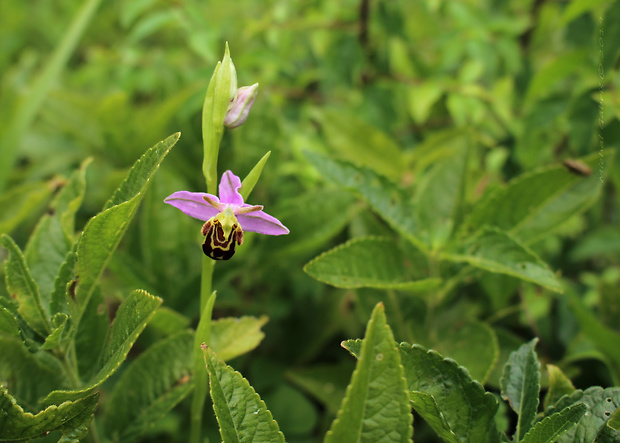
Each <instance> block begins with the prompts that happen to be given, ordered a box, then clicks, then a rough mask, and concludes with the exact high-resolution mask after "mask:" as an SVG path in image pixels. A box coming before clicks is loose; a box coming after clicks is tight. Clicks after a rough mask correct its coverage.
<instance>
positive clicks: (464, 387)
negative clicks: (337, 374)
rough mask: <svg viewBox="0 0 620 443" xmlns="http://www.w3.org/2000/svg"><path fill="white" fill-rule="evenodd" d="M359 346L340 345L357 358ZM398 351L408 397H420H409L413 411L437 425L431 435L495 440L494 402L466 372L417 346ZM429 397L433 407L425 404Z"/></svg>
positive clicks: (356, 342) (350, 342)
mask: <svg viewBox="0 0 620 443" xmlns="http://www.w3.org/2000/svg"><path fill="white" fill-rule="evenodd" d="M361 343H362V342H361V340H347V341H345V342H343V343H342V346H343V347H344V348H346V349H347V350H348V351H349V352H351V353H352V354H353V355H355V356H356V357H358V358H359V355H360V351H361ZM398 350H399V352H400V357H401V361H402V363H403V367H404V369H405V378H406V380H407V386H408V389H409V391H410V392H409V394H410V396H412V394H413V393H421V394H422V395H418V394H416V395H413V396H412V397H411V399H412V402H413V406H414V409H415V410H416V412H418V413H419V414H420V415H422V417H424V419H425V420H426V421H427V422H428V423H429V425H435V426H437V428H436V429H435V428H433V429H435V432H437V433H438V434H439V435H444V436H446V438H447V437H448V436H449V435H450V436H451V435H455V436H456V438H457V440H456V441H462V442H470V441H471V442H474V441H484V442H487V441H488V442H497V441H499V433H498V432H497V428H496V425H495V418H494V417H495V414H496V412H497V407H498V404H497V400H496V399H495V396H494V395H493V394H491V393H489V392H485V391H484V388H483V387H482V385H481V384H480V383H478V382H477V381H474V380H472V378H471V376H470V375H469V372H467V369H465V368H463V367H461V366H459V365H458V364H457V363H456V362H455V361H454V360H452V359H449V358H444V357H443V356H441V355H440V354H439V353H437V352H435V351H433V350H427V349H426V348H424V347H422V346H420V345H410V344H408V343H401V344H400V345H399V347H398ZM446 386H451V389H446V388H445V387H446ZM429 396H430V397H431V398H432V399H433V401H434V404H435V405H432V404H431V403H429V402H430V399H429ZM416 402H417V403H416ZM418 406H419V408H418ZM438 412H440V413H441V414H438ZM446 426H447V427H446Z"/></svg>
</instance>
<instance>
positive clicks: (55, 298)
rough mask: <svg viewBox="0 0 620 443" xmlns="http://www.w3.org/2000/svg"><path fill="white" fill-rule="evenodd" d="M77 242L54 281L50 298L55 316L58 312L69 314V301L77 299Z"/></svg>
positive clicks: (51, 308) (51, 309)
mask: <svg viewBox="0 0 620 443" xmlns="http://www.w3.org/2000/svg"><path fill="white" fill-rule="evenodd" d="M76 249H77V242H76V243H75V244H74V245H73V248H72V249H71V250H70V251H69V252H68V253H67V256H66V257H65V261H64V262H63V263H62V265H60V269H59V270H58V274H57V275H56V279H55V280H54V290H53V291H52V295H51V297H50V311H51V313H52V315H53V314H56V313H58V312H65V313H68V312H69V304H68V301H69V299H71V300H72V303H73V299H74V298H75V289H76V285H77V281H76V280H74V278H75V263H76V261H77V255H76V253H75V252H76Z"/></svg>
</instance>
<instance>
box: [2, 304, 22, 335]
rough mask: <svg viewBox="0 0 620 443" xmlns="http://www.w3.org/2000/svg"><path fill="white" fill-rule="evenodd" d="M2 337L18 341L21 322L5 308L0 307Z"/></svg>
mask: <svg viewBox="0 0 620 443" xmlns="http://www.w3.org/2000/svg"><path fill="white" fill-rule="evenodd" d="M0 335H3V336H6V337H9V338H16V339H19V337H20V334H19V322H18V321H17V319H16V318H15V316H14V315H13V314H12V313H11V311H9V310H8V309H6V308H5V307H4V306H0Z"/></svg>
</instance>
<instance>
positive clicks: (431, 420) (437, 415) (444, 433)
mask: <svg viewBox="0 0 620 443" xmlns="http://www.w3.org/2000/svg"><path fill="white" fill-rule="evenodd" d="M409 398H410V399H411V404H412V405H413V409H415V410H416V412H417V413H418V414H420V415H421V416H422V417H424V420H426V422H427V423H428V425H429V426H430V427H431V428H433V430H434V431H435V432H436V433H437V435H438V436H439V437H440V438H441V439H442V440H443V441H445V442H448V443H458V442H460V441H461V440H460V439H459V437H458V436H457V435H456V434H455V433H454V432H453V431H452V429H450V424H449V423H448V421H447V420H446V417H445V416H444V415H443V413H442V412H441V410H440V409H439V405H438V404H437V402H436V401H435V398H434V397H433V396H432V395H431V394H427V393H426V392H419V391H411V392H410V393H409Z"/></svg>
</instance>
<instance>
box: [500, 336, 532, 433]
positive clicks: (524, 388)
mask: <svg viewBox="0 0 620 443" xmlns="http://www.w3.org/2000/svg"><path fill="white" fill-rule="evenodd" d="M537 341H538V339H533V340H532V341H530V342H529V343H525V344H523V345H522V346H521V347H520V348H519V349H517V350H516V351H515V352H513V353H512V354H511V355H510V358H509V359H508V362H506V365H505V366H504V374H503V376H502V379H501V381H500V384H501V388H502V398H503V399H504V400H506V401H508V402H509V404H510V407H511V408H512V409H513V411H515V412H516V413H517V415H518V421H517V429H516V431H515V439H516V441H521V440H522V439H523V437H524V436H525V434H527V432H528V431H529V430H530V428H531V427H532V424H533V422H534V419H535V418H536V412H537V411H538V395H539V392H540V363H538V358H537V357H536V352H534V346H536V342H537Z"/></svg>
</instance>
